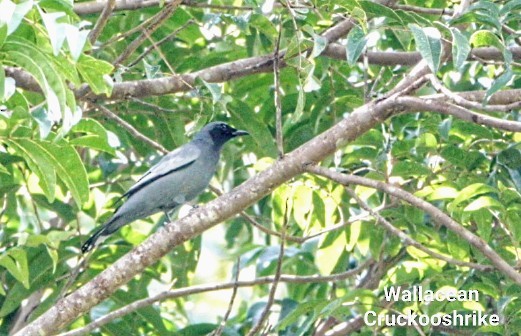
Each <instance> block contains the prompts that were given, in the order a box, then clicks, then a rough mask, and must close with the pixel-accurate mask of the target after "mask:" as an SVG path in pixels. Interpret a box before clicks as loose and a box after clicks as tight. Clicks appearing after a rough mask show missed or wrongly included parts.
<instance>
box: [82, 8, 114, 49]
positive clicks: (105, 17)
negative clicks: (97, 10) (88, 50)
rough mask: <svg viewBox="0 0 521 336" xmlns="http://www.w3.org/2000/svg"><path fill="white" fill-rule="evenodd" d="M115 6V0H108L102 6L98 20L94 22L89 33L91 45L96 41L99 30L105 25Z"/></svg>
mask: <svg viewBox="0 0 521 336" xmlns="http://www.w3.org/2000/svg"><path fill="white" fill-rule="evenodd" d="M115 6H116V0H108V1H107V4H106V5H105V7H104V8H103V11H102V12H101V14H100V16H99V18H98V21H97V22H96V25H95V26H94V28H93V29H92V30H91V31H90V33H89V36H88V38H89V41H90V43H91V44H92V45H94V43H96V41H97V40H98V37H99V36H100V34H101V32H102V31H103V28H105V26H106V25H107V22H108V21H109V18H110V15H111V14H112V11H113V10H114V7H115Z"/></svg>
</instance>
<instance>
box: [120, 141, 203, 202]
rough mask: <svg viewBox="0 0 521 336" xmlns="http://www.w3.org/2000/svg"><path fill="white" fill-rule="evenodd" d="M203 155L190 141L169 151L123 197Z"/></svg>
mask: <svg viewBox="0 0 521 336" xmlns="http://www.w3.org/2000/svg"><path fill="white" fill-rule="evenodd" d="M199 155H201V150H200V149H199V148H197V146H195V145H193V144H192V143H188V144H186V145H184V146H181V147H179V148H178V149H176V150H174V151H172V152H170V153H168V154H167V155H165V157H163V158H162V159H161V161H159V162H158V163H157V164H156V165H154V166H153V167H152V168H150V169H149V170H148V171H147V172H146V173H145V174H144V175H143V176H142V177H141V178H140V179H139V180H138V181H137V182H136V184H134V185H133V186H132V187H131V188H130V189H129V190H128V191H127V192H126V193H125V194H124V195H122V197H129V196H132V194H134V193H136V192H137V191H138V190H140V189H141V188H143V187H145V186H146V185H148V184H150V183H152V182H154V181H155V180H157V179H159V178H161V177H163V176H165V175H168V174H170V173H173V172H175V171H176V170H180V169H183V168H185V167H188V166H189V165H191V164H192V163H193V162H194V161H195V160H197V158H198V157H199Z"/></svg>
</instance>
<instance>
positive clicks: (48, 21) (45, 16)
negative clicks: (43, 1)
mask: <svg viewBox="0 0 521 336" xmlns="http://www.w3.org/2000/svg"><path fill="white" fill-rule="evenodd" d="M38 12H39V13H40V17H41V18H42V21H43V24H44V25H45V28H46V29H47V33H48V35H49V40H50V41H51V45H52V51H53V53H54V56H57V55H58V54H59V52H60V49H61V48H62V45H63V42H65V29H64V28H65V27H64V26H65V25H64V24H63V23H59V22H58V19H60V18H62V17H64V16H65V13H63V12H53V13H45V12H43V11H42V10H41V8H40V7H39V6H38Z"/></svg>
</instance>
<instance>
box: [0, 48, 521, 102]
mask: <svg viewBox="0 0 521 336" xmlns="http://www.w3.org/2000/svg"><path fill="white" fill-rule="evenodd" d="M510 50H511V51H512V53H513V55H514V58H515V59H521V47H513V48H510ZM322 55H323V56H327V57H332V58H337V59H340V60H345V59H346V58H345V57H346V56H345V46H342V45H339V44H329V45H328V46H327V47H326V49H325V50H324V52H323V53H322ZM366 55H367V59H368V62H369V64H376V65H384V66H396V65H404V66H412V65H415V64H417V63H418V62H419V61H420V60H421V56H420V54H419V53H415V52H410V53H409V52H371V51H369V52H367V54H366ZM476 55H479V57H480V58H482V59H487V60H502V57H503V56H502V53H501V52H500V51H499V50H498V49H495V48H477V49H474V50H472V52H471V56H476ZM273 56H274V55H273V54H268V55H263V56H255V57H250V58H244V59H241V60H237V61H232V62H228V63H223V64H219V65H216V66H211V67H208V68H205V69H201V70H198V71H195V72H192V73H189V74H184V75H174V76H169V77H163V78H157V79H152V80H148V79H143V80H135V81H127V82H123V83H114V90H113V92H112V95H111V96H110V99H112V100H121V99H127V98H129V97H149V96H160V95H165V94H170V93H177V92H186V91H189V90H191V89H192V87H193V85H194V84H195V79H196V78H202V79H204V80H205V81H207V82H212V83H222V82H226V81H230V80H234V79H238V78H242V77H245V76H250V75H254V74H258V73H269V72H272V71H273ZM280 67H281V68H284V67H286V63H285V62H284V61H281V62H280ZM4 69H5V73H6V76H8V77H12V78H14V79H15V81H16V86H17V87H20V88H22V89H25V90H29V91H34V92H41V89H40V86H39V85H38V83H37V82H36V80H34V78H33V77H32V76H31V75H30V74H29V73H27V72H25V71H23V70H21V69H18V68H13V67H4ZM518 91H521V90H518ZM475 92H477V93H476V95H478V96H481V97H484V92H482V91H475ZM83 93H84V91H83V90H81V89H80V90H78V92H77V96H81V95H82V94H83ZM457 94H461V93H457ZM468 94H471V93H470V92H469V93H468ZM516 95H518V96H519V93H517V94H516ZM500 96H501V92H498V93H496V94H495V95H494V96H493V97H492V98H494V97H500ZM502 97H504V96H502ZM96 99H98V100H106V99H107V97H106V96H105V95H100V96H97V97H96ZM467 99H468V100H471V101H480V99H472V98H471V97H467ZM482 99H483V98H481V100H482ZM498 99H499V98H498ZM514 101H516V100H514ZM489 102H490V103H491V104H508V102H502V101H501V100H499V101H496V102H494V100H493V99H491V100H490V101H489Z"/></svg>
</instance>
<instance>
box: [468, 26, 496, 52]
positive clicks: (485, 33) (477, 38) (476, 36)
mask: <svg viewBox="0 0 521 336" xmlns="http://www.w3.org/2000/svg"><path fill="white" fill-rule="evenodd" d="M469 41H470V44H471V45H472V46H473V47H474V48H479V47H490V46H492V47H496V48H498V49H499V50H503V49H505V46H504V45H503V43H502V42H501V40H500V39H499V37H497V35H496V34H494V33H493V32H491V31H489V30H478V31H477V32H474V33H473V34H472V35H471V36H470V40H469Z"/></svg>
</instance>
